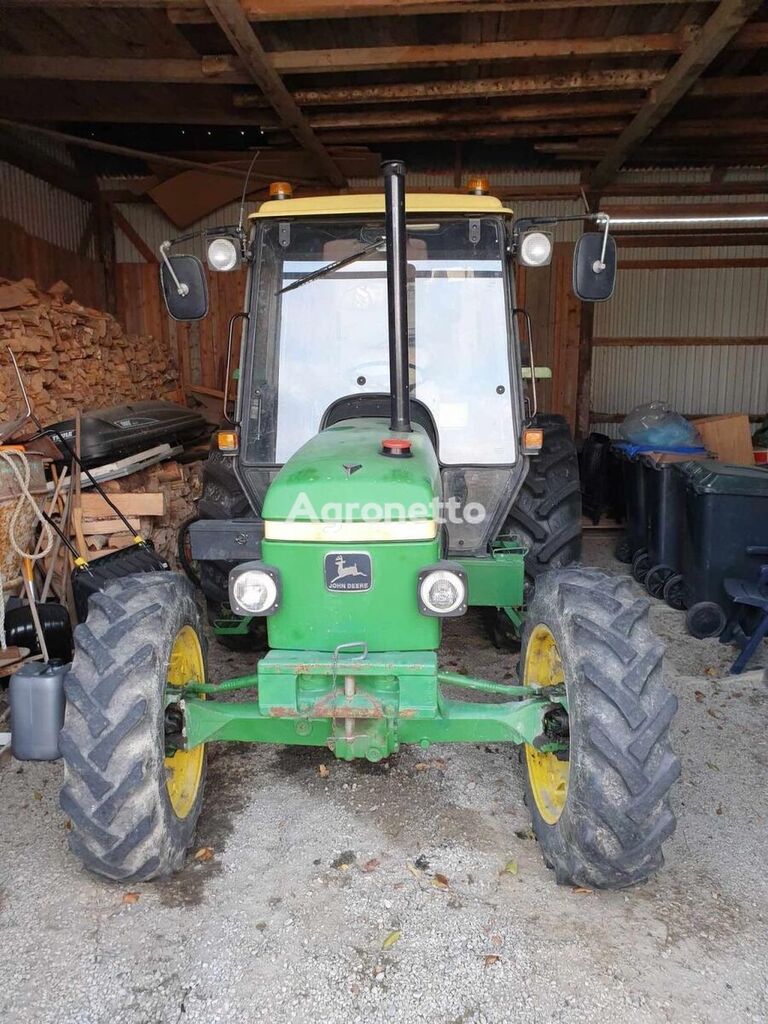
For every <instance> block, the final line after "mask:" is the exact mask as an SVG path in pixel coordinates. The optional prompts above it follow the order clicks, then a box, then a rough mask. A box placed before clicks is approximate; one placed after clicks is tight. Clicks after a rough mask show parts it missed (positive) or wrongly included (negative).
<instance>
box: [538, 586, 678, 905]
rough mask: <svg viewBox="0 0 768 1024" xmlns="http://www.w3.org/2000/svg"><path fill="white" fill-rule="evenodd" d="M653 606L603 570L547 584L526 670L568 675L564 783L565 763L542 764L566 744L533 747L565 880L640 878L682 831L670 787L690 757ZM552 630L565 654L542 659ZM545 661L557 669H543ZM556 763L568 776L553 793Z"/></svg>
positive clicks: (624, 882)
mask: <svg viewBox="0 0 768 1024" xmlns="http://www.w3.org/2000/svg"><path fill="white" fill-rule="evenodd" d="M648 608H649V602H648V600H647V599H646V598H639V599H638V598H637V597H636V596H635V594H634V592H633V588H632V585H631V584H630V583H629V581H628V580H626V579H622V578H621V577H617V576H611V575H608V574H607V573H604V572H600V571H598V570H592V569H581V568H571V569H564V570H560V571H557V572H552V573H547V574H546V575H544V576H541V577H540V578H539V580H538V583H537V586H536V595H535V597H534V600H533V603H532V605H531V607H530V609H529V612H528V616H527V619H526V627H525V633H524V637H523V653H522V658H521V669H522V680H523V682H524V683H525V684H526V685H532V684H535V683H538V684H539V685H557V683H558V681H559V680H563V679H564V682H565V688H566V692H567V697H568V749H567V751H566V752H564V756H561V757H560V758H558V761H559V762H560V763H561V764H562V761H563V760H564V759H565V760H566V761H567V764H568V768H567V773H565V779H566V781H565V783H564V784H563V781H562V780H563V771H562V769H559V768H558V764H557V763H556V762H550V764H549V768H548V767H547V765H546V764H545V765H544V766H543V774H542V771H541V765H540V762H537V757H538V758H541V757H545V758H546V757H551V758H555V757H556V754H543V755H542V754H541V752H539V751H537V750H535V749H534V748H533V747H530V746H526V747H524V757H523V762H524V768H525V776H526V803H527V804H528V807H529V809H530V811H531V816H532V819H533V828H534V831H535V833H536V837H537V839H538V840H539V843H540V844H541V849H542V853H543V855H544V859H545V861H546V862H547V864H548V865H549V866H550V867H552V868H553V869H554V871H555V877H556V879H557V881H558V882H559V883H561V884H566V885H585V886H590V887H597V888H604V889H621V888H624V887H626V886H629V885H634V884H635V883H637V882H641V881H643V880H644V879H646V878H648V877H649V876H650V875H651V874H653V873H654V872H655V871H657V870H658V869H659V868H660V867H661V865H662V863H663V856H662V849H661V847H662V843H663V842H664V841H665V840H666V839H668V838H669V836H671V835H672V833H673V831H674V829H675V817H674V815H673V813H672V810H671V808H670V804H669V790H670V788H671V786H672V785H673V783H674V782H675V781H676V779H677V778H678V776H679V775H680V762H679V761H678V759H677V758H676V757H675V755H674V754H673V752H672V749H671V747H670V743H669V735H668V733H669V725H670V722H671V720H672V718H673V716H674V714H675V711H676V710H677V699H676V698H675V697H674V696H673V695H672V694H670V693H669V691H668V690H667V689H666V687H665V686H664V680H663V676H662V656H663V647H662V645H661V644H660V642H659V641H658V639H657V638H656V637H655V636H654V634H653V633H652V632H651V630H650V629H649V627H648ZM547 634H548V635H550V636H551V637H552V638H553V643H554V645H555V647H554V654H552V655H547V656H546V657H544V658H543V659H542V649H541V645H542V642H543V638H545V637H546V635H547ZM537 652H538V653H537ZM544 653H545V654H546V651H545V652H544ZM546 665H549V666H550V669H549V670H547V671H550V673H551V674H550V678H549V679H543V678H541V674H542V671H543V669H542V666H546ZM552 665H554V666H555V669H554V672H551V666H552ZM547 772H550V776H551V777H552V778H553V779H559V780H560V782H559V788H558V786H557V785H556V786H554V787H553V788H552V790H551V798H550V799H548V798H547V795H546V784H543V783H542V779H544V780H546V779H547V778H548V775H547ZM553 808H554V810H553Z"/></svg>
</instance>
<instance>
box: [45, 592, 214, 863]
mask: <svg viewBox="0 0 768 1024" xmlns="http://www.w3.org/2000/svg"><path fill="white" fill-rule="evenodd" d="M185 626H190V627H191V628H192V629H193V630H194V632H195V633H196V635H197V636H198V638H199V640H200V644H201V649H202V653H203V658H204V656H205V642H204V639H203V633H202V623H201V621H200V614H199V611H198V608H197V604H196V602H195V595H194V590H193V588H192V585H191V584H190V583H189V581H188V580H186V579H185V578H184V577H183V576H181V575H180V574H179V573H169V572H162V573H146V574H144V575H141V576H127V577H125V578H124V579H121V580H118V581H116V582H115V583H113V584H112V585H111V586H110V587H109V588H108V589H107V590H106V591H105V592H104V593H103V594H97V595H95V596H94V597H92V598H91V601H90V614H89V615H88V621H87V623H85V624H83V625H81V626H78V627H77V629H76V631H75V656H74V660H73V663H72V667H71V669H70V671H69V673H68V674H67V676H66V679H65V682H64V689H65V692H66V696H67V710H66V717H65V720H64V728H63V729H62V732H61V734H60V747H61V754H62V757H63V759H64V785H63V788H62V790H61V798H60V801H61V807H62V810H63V811H64V813H65V814H66V815H67V816H68V817H69V819H70V821H71V829H70V833H69V841H70V846H71V848H72V850H73V852H74V853H75V855H76V856H77V857H78V858H79V859H80V860H81V861H82V863H83V864H84V865H85V867H87V868H88V869H89V870H91V871H95V872H97V873H98V874H100V875H105V876H106V877H107V878H112V879H122V880H130V881H131V882H140V881H147V880H148V879H151V878H157V877H159V876H162V875H167V874H170V873H171V872H173V871H176V870H178V869H179V868H181V867H182V865H183V863H184V858H185V854H186V851H187V848H188V847H189V845H190V844H191V842H192V840H193V837H194V831H195V825H196V822H197V818H198V815H199V813H200V808H201V806H202V799H203V788H204V784H205V765H204V761H203V769H202V776H201V777H200V779H199V784H198V786H197V790H196V792H195V794H194V802H193V804H192V806H191V808H190V809H189V811H188V812H187V813H186V815H185V816H184V817H178V816H177V815H176V813H175V811H174V809H173V806H172V804H171V800H170V797H169V793H168V789H167V785H166V779H167V777H166V768H165V690H166V681H167V675H168V665H169V660H170V655H171V649H172V647H173V644H174V640H175V639H176V637H177V635H178V634H179V632H180V630H182V629H183V627H185Z"/></svg>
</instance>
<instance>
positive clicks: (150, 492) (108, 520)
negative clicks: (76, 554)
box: [83, 461, 202, 568]
mask: <svg viewBox="0 0 768 1024" xmlns="http://www.w3.org/2000/svg"><path fill="white" fill-rule="evenodd" d="M201 467H202V462H190V463H187V464H183V463H180V462H175V461H171V462H163V463H160V464H159V465H157V466H152V467H151V468H150V469H145V470H141V471H140V472H138V473H131V475H130V476H124V477H121V478H120V479H119V480H111V481H109V482H107V483H105V484H104V485H103V486H104V490H105V491H107V493H108V494H109V496H110V497H111V498H112V500H113V501H114V502H115V504H116V505H117V506H118V508H120V510H121V511H123V512H124V513H126V514H127V516H128V519H129V522H130V523H131V525H132V526H135V527H136V528H137V529H138V531H139V532H140V533H141V535H142V537H144V539H145V540H151V541H152V542H153V544H154V545H155V548H156V549H157V551H158V552H159V553H160V554H161V555H163V557H165V558H166V559H167V560H168V561H169V562H170V563H171V566H172V567H173V568H178V560H177V554H176V552H177V534H178V530H179V526H181V524H182V523H183V522H184V520H185V519H189V518H190V517H191V516H193V515H194V514H195V502H196V501H197V499H198V498H199V497H200V491H201V489H202V483H201ZM91 495H92V497H91ZM83 505H84V508H83V511H84V516H83V525H84V535H85V536H84V539H85V542H86V544H87V546H88V553H87V557H88V558H89V559H91V558H98V556H99V554H106V553H108V552H109V551H110V550H114V549H116V548H122V547H127V546H128V545H129V544H131V543H133V537H132V534H130V533H128V532H127V531H126V530H125V527H124V524H122V523H121V522H120V521H119V520H116V519H115V518H114V513H113V512H111V511H110V510H109V509H108V508H107V509H103V508H99V506H100V505H103V502H102V499H100V498H98V496H97V495H95V493H94V492H92V491H88V492H84V495H83ZM89 509H90V510H91V511H90V512H89ZM134 512H136V513H138V514H137V515H134V514H133V513H134ZM94 513H97V514H94ZM142 513H146V514H142ZM100 524H101V525H102V526H104V527H105V531H106V530H108V532H100Z"/></svg>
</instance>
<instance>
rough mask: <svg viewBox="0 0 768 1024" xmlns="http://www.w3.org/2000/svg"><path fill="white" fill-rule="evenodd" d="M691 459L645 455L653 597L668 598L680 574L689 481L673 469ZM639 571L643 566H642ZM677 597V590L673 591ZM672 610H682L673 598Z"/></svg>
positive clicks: (648, 585) (647, 580)
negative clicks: (668, 586)
mask: <svg viewBox="0 0 768 1024" xmlns="http://www.w3.org/2000/svg"><path fill="white" fill-rule="evenodd" d="M690 459H691V456H689V455H686V456H681V455H674V454H670V453H668V452H648V453H647V454H645V455H643V456H642V462H643V469H644V473H645V494H646V504H647V509H648V534H647V549H648V553H647V558H646V559H645V560H644V561H645V562H646V563H647V570H646V573H645V587H646V590H647V591H648V593H649V594H650V595H651V597H656V598H661V597H663V596H664V587H665V586H666V584H667V583H668V582H669V580H671V579H672V578H673V577H674V576H676V575H677V574H678V573H679V572H680V567H681V565H682V557H683V537H684V534H685V478H684V477H683V476H682V475H681V474H679V473H674V472H673V467H674V466H675V465H679V464H680V463H681V462H686V461H689V460H690ZM638 568H639V567H638ZM671 592H672V594H673V595H674V593H675V592H676V591H675V588H674V587H673V588H671ZM670 604H671V605H672V607H679V608H682V607H683V605H682V604H680V603H677V604H676V603H675V601H674V597H672V598H671V599H670Z"/></svg>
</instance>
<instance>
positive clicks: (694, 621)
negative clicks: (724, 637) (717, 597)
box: [685, 601, 727, 640]
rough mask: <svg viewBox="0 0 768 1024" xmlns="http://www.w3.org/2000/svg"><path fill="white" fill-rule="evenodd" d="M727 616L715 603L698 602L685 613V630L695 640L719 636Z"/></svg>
mask: <svg viewBox="0 0 768 1024" xmlns="http://www.w3.org/2000/svg"><path fill="white" fill-rule="evenodd" d="M726 619H727V616H726V614H725V612H724V611H723V609H722V608H721V607H720V605H719V604H717V603H716V602H715V601H698V602H697V603H696V604H694V605H691V607H690V608H689V609H688V611H687V612H686V613H685V628H686V629H687V630H688V632H689V633H690V634H691V636H692V637H695V638H696V639H697V640H707V639H709V638H710V637H714V636H720V634H721V633H722V632H723V630H724V629H725V623H726Z"/></svg>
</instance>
